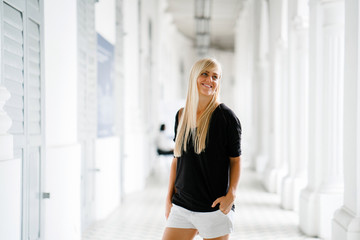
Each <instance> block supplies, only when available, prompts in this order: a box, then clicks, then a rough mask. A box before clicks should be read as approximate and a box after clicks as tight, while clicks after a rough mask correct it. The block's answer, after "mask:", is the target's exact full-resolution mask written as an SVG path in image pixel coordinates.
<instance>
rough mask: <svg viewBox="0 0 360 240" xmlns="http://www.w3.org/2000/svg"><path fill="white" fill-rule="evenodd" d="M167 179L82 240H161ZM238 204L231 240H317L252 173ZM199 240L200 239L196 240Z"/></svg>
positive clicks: (154, 182)
mask: <svg viewBox="0 0 360 240" xmlns="http://www.w3.org/2000/svg"><path fill="white" fill-rule="evenodd" d="M157 176H161V175H159V173H158V175H157ZM166 179H167V178H166V177H165V176H162V177H157V178H155V177H152V178H151V179H149V183H148V187H147V188H146V190H144V191H142V192H139V193H134V194H131V195H129V196H127V197H126V198H125V199H124V200H123V203H122V204H121V206H120V207H119V208H118V209H117V210H116V211H115V212H114V213H113V214H111V215H110V216H109V217H108V218H107V219H105V220H103V221H101V222H98V223H96V224H95V225H93V226H92V227H90V228H89V229H88V230H87V231H86V232H85V233H84V234H83V237H82V240H140V239H141V240H146V239H148V240H157V239H161V237H162V233H163V230H164V226H165V217H164V198H165V195H166V184H167V183H166ZM235 204H236V214H235V220H234V225H235V230H234V232H233V233H232V234H231V236H230V239H231V240H235V239H236V240H238V239H239V240H245V239H246V240H300V239H301V240H305V239H306V240H310V239H318V238H310V237H306V236H305V235H303V234H302V233H301V232H300V231H299V228H298V216H297V214H296V213H295V212H293V211H285V210H283V209H281V208H280V198H279V196H278V195H276V194H270V193H268V192H266V191H265V190H264V189H263V187H262V185H261V182H260V181H259V179H258V178H257V176H256V174H255V173H254V172H252V171H250V170H246V169H245V170H243V173H242V176H241V179H240V183H239V188H238V192H237V200H236V202H235ZM199 239H201V238H200V237H199V236H197V237H196V238H195V240H199Z"/></svg>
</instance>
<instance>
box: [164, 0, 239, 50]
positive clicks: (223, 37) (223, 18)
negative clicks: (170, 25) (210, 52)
mask: <svg viewBox="0 0 360 240" xmlns="http://www.w3.org/2000/svg"><path fill="white" fill-rule="evenodd" d="M241 3H242V0H211V11H210V17H211V20H210V47H212V48H218V49H222V50H229V51H233V49H234V27H235V22H236V19H237V17H238V14H239V11H240V7H241ZM167 11H168V12H169V13H170V14H171V15H172V16H173V19H174V23H175V25H176V26H177V28H178V29H179V31H180V32H181V33H183V34H184V35H185V36H186V37H188V38H190V39H192V40H193V41H194V43H195V32H196V28H195V18H194V15H195V0H168V8H167Z"/></svg>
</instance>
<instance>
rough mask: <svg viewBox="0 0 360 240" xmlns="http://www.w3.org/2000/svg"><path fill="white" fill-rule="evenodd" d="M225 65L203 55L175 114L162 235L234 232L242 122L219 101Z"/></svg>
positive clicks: (183, 239)
mask: <svg viewBox="0 0 360 240" xmlns="http://www.w3.org/2000/svg"><path fill="white" fill-rule="evenodd" d="M221 76H222V71H221V66H220V64H219V63H218V62H217V60H215V59H212V58H203V59H200V60H199V61H197V62H196V63H195V64H194V65H193V67H192V69H191V72H190V78H189V88H188V93H187V98H186V103H185V107H184V108H182V109H180V110H179V111H178V112H177V114H176V117H175V149H174V158H173V160H172V164H171V169H170V178H169V187H168V193H167V197H166V201H165V217H166V219H167V222H166V228H165V231H164V234H163V240H188V239H193V238H194V237H195V236H196V234H199V235H200V236H201V237H202V238H203V239H216V240H226V239H229V234H230V233H231V232H232V231H233V214H234V210H235V206H234V201H235V196H236V188H237V185H238V181H239V178H240V163H241V162H240V155H241V144H240V142H241V124H240V121H239V119H238V118H237V117H236V115H235V114H234V112H233V111H232V110H231V109H230V108H228V107H227V106H226V105H225V104H223V103H220V102H219V92H220V83H221Z"/></svg>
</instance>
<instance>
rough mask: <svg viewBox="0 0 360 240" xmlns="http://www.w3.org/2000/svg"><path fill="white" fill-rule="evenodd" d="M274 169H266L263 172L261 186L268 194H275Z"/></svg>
mask: <svg viewBox="0 0 360 240" xmlns="http://www.w3.org/2000/svg"><path fill="white" fill-rule="evenodd" d="M276 176H277V175H276V169H275V168H267V169H265V171H264V177H263V185H264V187H265V189H266V191H268V192H270V193H276V185H277V180H276Z"/></svg>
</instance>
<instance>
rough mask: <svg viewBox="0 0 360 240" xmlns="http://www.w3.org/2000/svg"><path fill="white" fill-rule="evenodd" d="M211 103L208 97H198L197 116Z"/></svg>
mask: <svg viewBox="0 0 360 240" xmlns="http://www.w3.org/2000/svg"><path fill="white" fill-rule="evenodd" d="M210 101H211V97H208V96H206V97H205V96H201V95H200V96H199V103H198V108H197V113H198V115H199V114H201V113H202V112H203V111H204V110H205V109H206V107H207V106H208V105H209V103H210Z"/></svg>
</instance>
